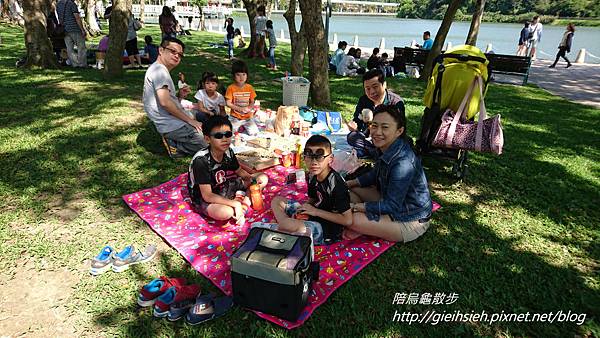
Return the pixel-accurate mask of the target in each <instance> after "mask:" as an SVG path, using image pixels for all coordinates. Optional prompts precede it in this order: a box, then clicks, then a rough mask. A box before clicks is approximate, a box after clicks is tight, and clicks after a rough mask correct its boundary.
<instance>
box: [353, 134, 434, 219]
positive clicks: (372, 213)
mask: <svg viewBox="0 0 600 338" xmlns="http://www.w3.org/2000/svg"><path fill="white" fill-rule="evenodd" d="M358 183H359V184H360V186H361V187H367V186H372V185H375V186H376V187H377V190H378V191H379V193H380V194H381V200H379V201H376V202H365V208H366V215H367V218H368V219H369V220H371V221H379V218H380V217H381V215H388V216H390V218H391V219H392V220H393V221H396V222H409V221H414V220H419V219H422V218H426V217H429V216H431V207H432V203H431V196H430V195H429V188H428V186H427V178H425V172H424V171H423V167H422V166H421V159H420V158H419V157H417V155H415V152H414V151H413V150H412V148H411V147H410V145H409V144H408V143H407V141H405V140H404V138H398V139H397V140H396V141H394V143H392V145H391V146H390V147H389V148H388V149H387V150H386V151H385V152H384V153H383V154H382V155H381V156H380V157H379V159H378V160H377V162H375V167H374V168H373V169H372V170H371V171H369V172H368V173H366V174H364V175H362V176H360V177H358Z"/></svg>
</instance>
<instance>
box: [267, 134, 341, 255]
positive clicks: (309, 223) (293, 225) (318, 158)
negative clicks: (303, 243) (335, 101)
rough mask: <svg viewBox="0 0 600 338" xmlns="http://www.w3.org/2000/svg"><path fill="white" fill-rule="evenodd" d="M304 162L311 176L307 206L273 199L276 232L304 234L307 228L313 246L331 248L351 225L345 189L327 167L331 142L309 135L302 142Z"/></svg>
mask: <svg viewBox="0 0 600 338" xmlns="http://www.w3.org/2000/svg"><path fill="white" fill-rule="evenodd" d="M304 161H305V163H306V166H307V169H308V171H309V173H310V175H311V176H310V180H309V182H308V198H309V199H308V202H307V203H304V204H300V203H298V202H296V201H294V200H287V199H285V198H283V197H281V196H277V197H275V198H273V201H272V202H271V208H272V209H273V214H274V215H275V218H276V219H277V223H278V226H277V230H280V231H285V232H305V230H306V228H309V229H310V230H311V232H312V237H313V243H314V244H315V245H323V244H331V243H332V242H335V241H338V240H340V239H341V235H342V230H343V228H344V227H345V226H348V225H350V223H351V222H352V212H351V210H350V195H349V192H348V186H346V182H344V179H343V178H342V177H341V176H340V174H338V173H337V172H336V171H335V170H333V169H332V168H331V167H330V164H331V162H332V161H333V154H332V152H331V142H329V140H328V139H327V138H326V137H325V136H322V135H313V136H311V137H310V138H309V139H308V140H307V141H306V145H305V147H304ZM297 214H301V215H304V220H302V219H298V218H302V216H300V217H298V215H297ZM293 216H295V217H296V218H292V217H293ZM306 216H308V220H306Z"/></svg>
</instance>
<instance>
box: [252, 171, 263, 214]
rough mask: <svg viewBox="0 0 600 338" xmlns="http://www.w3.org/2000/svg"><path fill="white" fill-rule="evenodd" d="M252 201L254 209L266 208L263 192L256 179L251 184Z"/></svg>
mask: <svg viewBox="0 0 600 338" xmlns="http://www.w3.org/2000/svg"><path fill="white" fill-rule="evenodd" d="M249 189H250V201H252V209H254V210H256V211H258V210H262V209H263V208H264V203H263V198H262V192H261V191H260V185H259V184H258V183H256V179H253V180H252V185H250V188H249Z"/></svg>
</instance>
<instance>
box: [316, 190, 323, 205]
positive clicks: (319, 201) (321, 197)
mask: <svg viewBox="0 0 600 338" xmlns="http://www.w3.org/2000/svg"><path fill="white" fill-rule="evenodd" d="M321 202H323V195H322V194H321V192H320V191H318V190H317V202H316V203H315V207H319V205H321Z"/></svg>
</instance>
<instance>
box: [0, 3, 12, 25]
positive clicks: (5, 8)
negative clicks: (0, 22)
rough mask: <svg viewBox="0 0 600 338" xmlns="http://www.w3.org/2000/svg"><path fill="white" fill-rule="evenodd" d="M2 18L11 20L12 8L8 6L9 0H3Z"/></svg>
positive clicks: (0, 13) (0, 14) (0, 15)
mask: <svg viewBox="0 0 600 338" xmlns="http://www.w3.org/2000/svg"><path fill="white" fill-rule="evenodd" d="M0 18H2V19H9V20H10V10H9V8H8V0H3V1H2V11H1V12H0Z"/></svg>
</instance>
